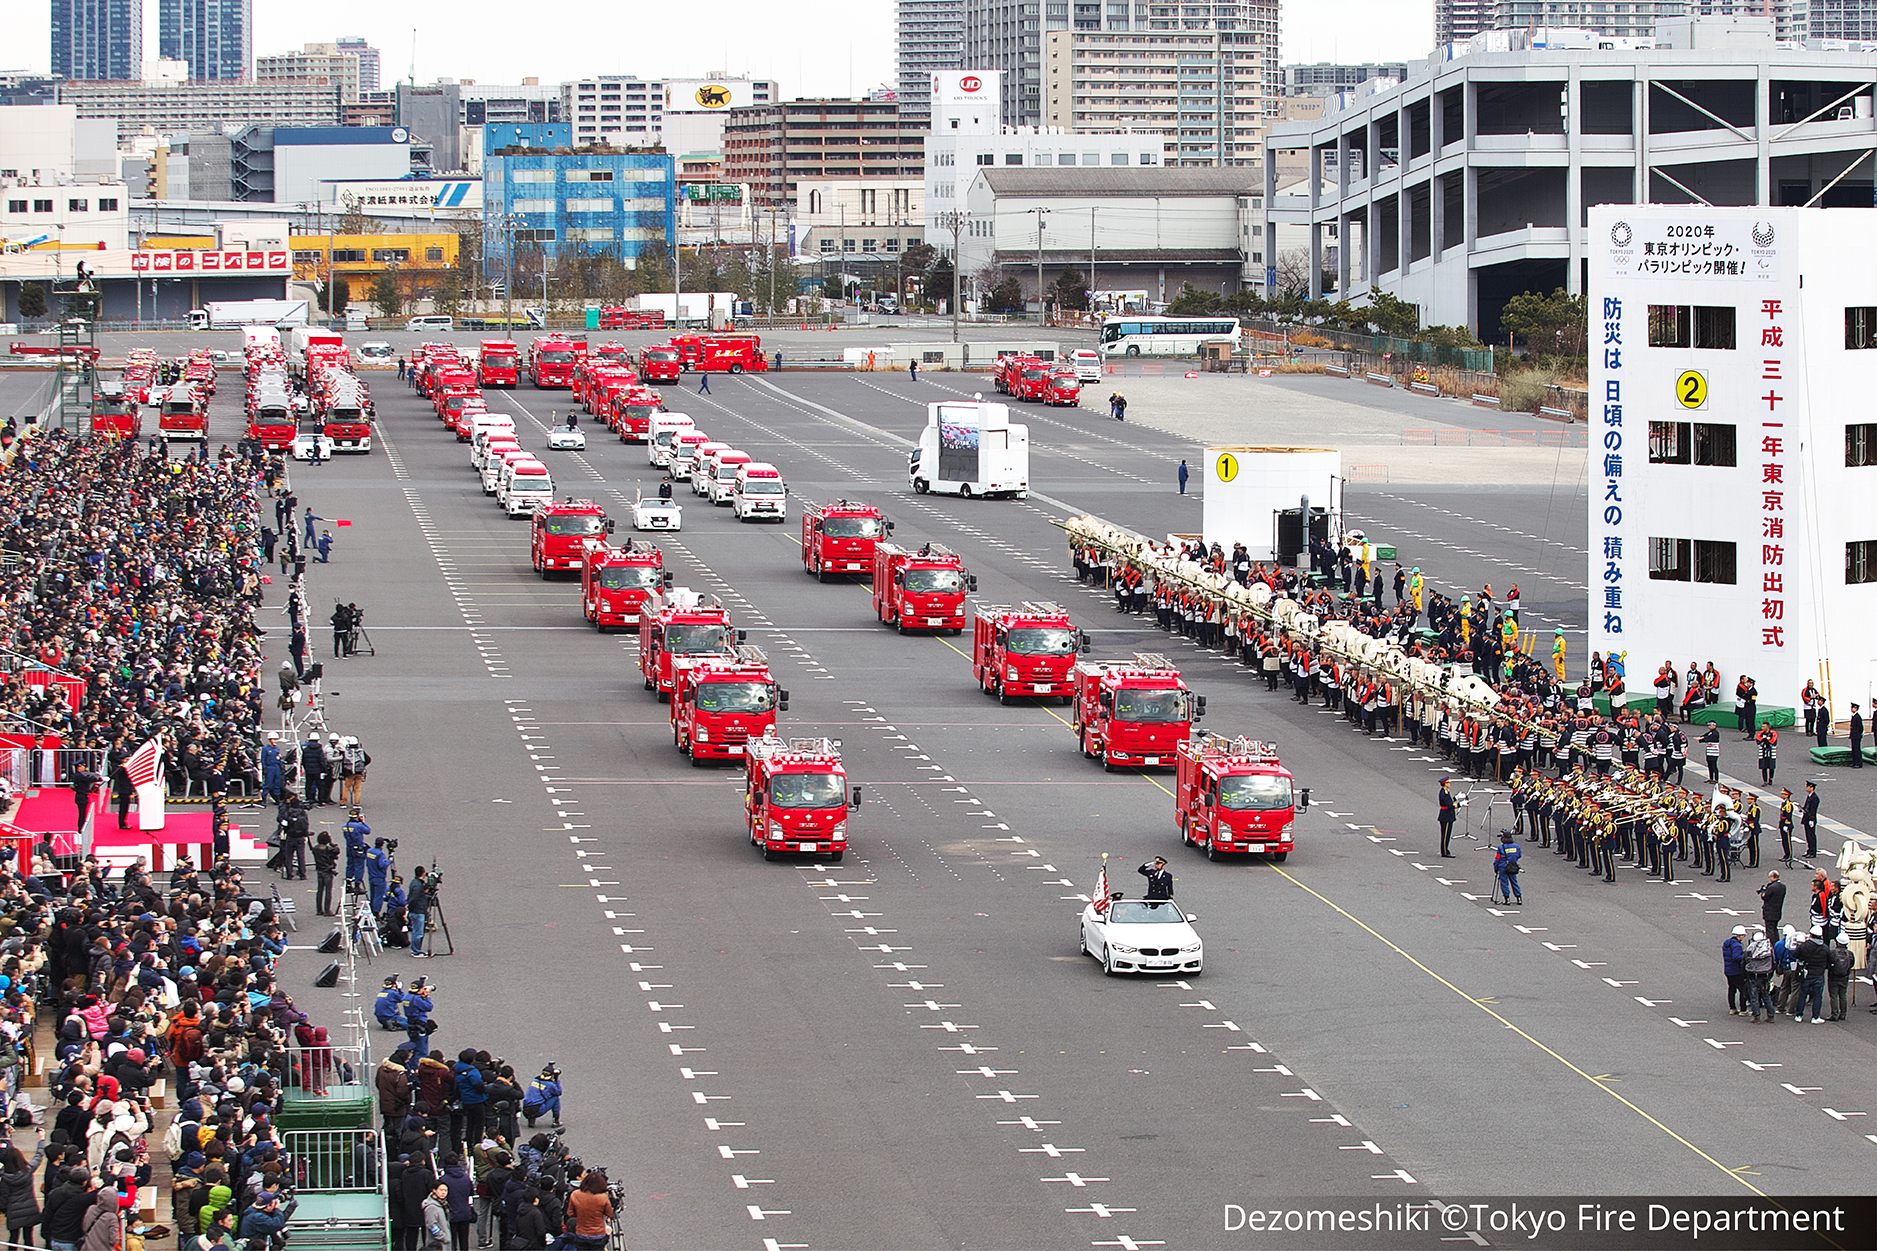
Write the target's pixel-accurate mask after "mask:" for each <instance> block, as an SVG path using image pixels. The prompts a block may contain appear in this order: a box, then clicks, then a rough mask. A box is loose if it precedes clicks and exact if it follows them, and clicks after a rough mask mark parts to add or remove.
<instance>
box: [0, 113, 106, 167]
mask: <svg viewBox="0 0 1877 1251" xmlns="http://www.w3.org/2000/svg"><path fill="white" fill-rule="evenodd" d="M117 172H118V162H117V127H116V126H115V125H114V124H113V123H111V122H110V121H108V120H105V119H101V118H81V117H80V116H79V115H78V110H77V109H75V108H73V107H72V106H71V105H69V104H46V105H40V106H37V107H35V108H30V109H27V108H22V109H10V110H8V111H7V112H6V113H4V114H0V179H7V180H14V181H18V182H22V183H35V182H37V183H45V184H46V185H48V186H50V185H53V184H56V183H67V182H95V181H97V180H99V179H109V180H114V179H115V176H116V174H117Z"/></svg>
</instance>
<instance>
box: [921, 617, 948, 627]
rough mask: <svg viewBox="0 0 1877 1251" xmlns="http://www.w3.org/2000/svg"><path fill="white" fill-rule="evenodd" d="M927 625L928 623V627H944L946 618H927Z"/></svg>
mask: <svg viewBox="0 0 1877 1251" xmlns="http://www.w3.org/2000/svg"><path fill="white" fill-rule="evenodd" d="M925 623H926V624H927V625H944V624H945V618H943V617H927V618H926V619H925Z"/></svg>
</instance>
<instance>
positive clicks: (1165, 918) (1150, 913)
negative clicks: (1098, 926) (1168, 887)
mask: <svg viewBox="0 0 1877 1251" xmlns="http://www.w3.org/2000/svg"><path fill="white" fill-rule="evenodd" d="M1108 919H1109V920H1110V921H1112V922H1114V923H1115V924H1116V925H1178V924H1180V923H1181V922H1183V921H1185V920H1186V917H1185V916H1184V915H1182V914H1181V912H1180V910H1179V909H1178V908H1176V907H1175V906H1174V905H1173V901H1172V900H1171V899H1117V900H1115V901H1114V902H1113V903H1112V904H1110V905H1108Z"/></svg>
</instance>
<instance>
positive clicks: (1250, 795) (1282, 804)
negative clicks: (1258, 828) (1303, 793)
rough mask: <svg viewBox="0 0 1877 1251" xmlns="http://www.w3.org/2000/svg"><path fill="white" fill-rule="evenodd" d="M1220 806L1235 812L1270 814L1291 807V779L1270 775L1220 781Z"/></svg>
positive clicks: (1222, 779) (1227, 778)
mask: <svg viewBox="0 0 1877 1251" xmlns="http://www.w3.org/2000/svg"><path fill="white" fill-rule="evenodd" d="M1219 806H1220V807H1222V808H1231V809H1233V810H1235V811H1240V812H1242V811H1245V810H1247V809H1249V810H1251V811H1253V812H1269V811H1271V810H1272V809H1274V808H1288V807H1290V779H1289V778H1280V777H1272V776H1270V775H1268V774H1264V775H1252V776H1240V777H1225V778H1220V779H1219Z"/></svg>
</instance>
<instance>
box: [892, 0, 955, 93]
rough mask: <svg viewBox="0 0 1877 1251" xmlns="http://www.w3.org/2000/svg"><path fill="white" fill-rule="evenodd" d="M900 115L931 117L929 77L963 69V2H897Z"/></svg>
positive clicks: (916, 0)
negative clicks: (937, 73) (942, 71)
mask: <svg viewBox="0 0 1877 1251" xmlns="http://www.w3.org/2000/svg"><path fill="white" fill-rule="evenodd" d="M898 6H899V7H898V15H897V16H898V22H899V43H898V45H897V51H896V57H895V59H896V65H897V69H896V72H895V80H896V81H897V82H898V84H899V115H900V116H901V117H902V118H911V119H913V120H918V119H920V118H925V117H930V116H931V115H932V75H933V74H934V73H936V72H938V71H940V70H956V69H963V68H964V64H965V62H964V56H965V0H898Z"/></svg>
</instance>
